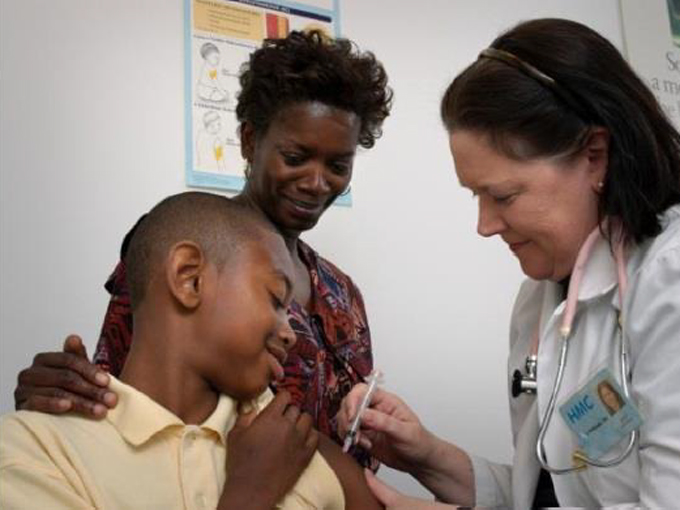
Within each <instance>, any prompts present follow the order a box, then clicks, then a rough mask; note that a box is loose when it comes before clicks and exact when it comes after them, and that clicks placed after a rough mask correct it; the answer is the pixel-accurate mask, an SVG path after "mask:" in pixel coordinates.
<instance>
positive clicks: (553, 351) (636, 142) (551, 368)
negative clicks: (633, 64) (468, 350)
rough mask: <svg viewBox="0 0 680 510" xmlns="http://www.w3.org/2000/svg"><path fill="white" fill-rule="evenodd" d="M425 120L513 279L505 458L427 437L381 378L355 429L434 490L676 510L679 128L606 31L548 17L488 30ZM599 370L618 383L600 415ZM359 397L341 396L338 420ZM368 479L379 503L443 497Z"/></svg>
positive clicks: (499, 501)
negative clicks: (433, 123)
mask: <svg viewBox="0 0 680 510" xmlns="http://www.w3.org/2000/svg"><path fill="white" fill-rule="evenodd" d="M441 114H442V118H443V121H444V124H445V126H446V128H447V130H448V132H449V135H450V138H449V139H450V147H451V152H452V155H453V159H454V164H455V168H456V174H457V177H458V179H459V181H460V183H461V185H462V186H464V187H466V188H468V189H470V190H471V191H472V193H473V194H474V195H475V196H476V197H477V200H478V202H479V219H478V225H477V229H478V232H479V234H480V235H482V236H485V237H490V236H494V235H499V236H501V238H502V239H503V240H504V241H505V242H506V243H507V245H508V248H509V250H510V251H511V252H512V254H513V255H514V256H515V257H517V259H518V260H519V263H520V265H521V267H522V271H523V272H524V273H525V274H526V275H527V276H528V279H527V280H526V281H525V282H524V283H523V285H522V286H521V288H520V289H519V294H518V296H517V300H516V303H515V307H514V310H513V313H512V321H511V325H510V357H509V361H508V369H509V374H508V379H507V384H508V392H509V400H510V413H511V421H512V435H513V442H514V448H515V453H514V458H513V463H512V466H508V465H501V464H497V463H494V462H491V461H489V460H486V459H482V458H478V457H475V456H474V455H473V454H472V453H469V452H466V451H464V450H462V449H460V448H459V447H457V446H455V445H453V444H451V443H448V442H446V441H444V440H442V439H440V438H437V437H435V436H434V435H433V434H432V433H430V432H428V431H427V430H426V429H425V428H424V427H423V425H422V424H421V423H420V421H419V420H418V418H417V416H416V415H415V414H414V413H413V412H412V411H411V410H410V409H409V408H408V407H407V405H406V404H405V403H404V402H402V401H401V400H400V399H399V398H398V397H396V396H395V395H392V394H390V393H388V392H384V391H380V390H378V391H377V392H376V393H374V394H373V397H372V399H371V405H370V408H369V409H368V410H367V411H366V412H365V413H364V414H363V416H362V419H361V429H360V433H359V434H358V436H357V437H358V440H359V441H360V442H361V443H363V444H364V445H365V446H367V447H369V448H370V449H371V450H372V453H373V454H374V455H375V456H376V457H377V458H378V459H380V460H382V461H383V462H385V463H386V464H388V465H390V466H393V467H395V468H397V469H400V470H403V471H407V472H409V473H411V474H412V475H413V476H415V477H416V478H417V479H418V480H419V481H420V482H421V483H422V484H423V485H424V486H425V487H427V488H428V489H429V490H430V491H431V492H432V493H433V494H434V495H435V496H436V498H437V499H438V500H439V501H442V502H448V503H452V504H457V505H466V506H470V505H475V506H484V507H494V506H502V507H514V508H522V509H524V508H530V507H532V506H534V507H542V506H577V507H604V506H614V505H622V506H624V507H626V506H631V507H637V506H642V507H665V508H671V507H677V505H678V496H679V495H680V206H679V205H678V204H679V203H680V155H679V151H680V135H679V134H678V132H677V131H676V130H675V129H674V128H673V126H672V125H671V124H670V123H669V121H668V120H667V119H666V117H665V115H664V113H663V112H662V110H661V108H660V107H659V104H658V103H657V102H656V100H655V98H654V96H653V94H652V93H651V92H650V91H649V90H648V89H647V88H646V87H645V85H644V84H643V82H642V81H641V80H640V78H638V77H637V76H636V75H635V73H634V72H633V71H632V70H631V68H630V67H629V66H628V64H627V63H626V62H625V61H624V60H623V58H622V57H621V55H620V54H619V53H618V51H617V50H616V49H615V48H614V47H613V46H612V45H611V44H610V43H609V42H607V41H606V40H605V39H604V38H603V37H601V36H600V35H598V34H597V33H595V32H593V31H592V30H590V29H589V28H587V27H585V26H583V25H581V24H578V23H575V22H571V21H565V20H557V19H542V20H533V21H529V22H525V23H522V24H520V25H518V26H516V27H515V28H513V29H511V30H510V31H508V32H506V33H505V34H503V35H501V36H500V37H498V38H497V39H496V40H495V41H494V42H493V43H492V44H491V46H490V47H489V48H488V49H486V50H484V51H482V52H481V54H480V56H479V58H478V59H477V61H475V62H474V63H473V64H471V65H470V66H469V67H468V68H467V69H465V70H464V71H463V72H462V73H461V74H460V75H459V76H458V77H457V78H456V79H455V80H454V81H453V83H451V85H450V86H449V88H448V90H447V91H446V94H445V96H444V98H443V100H442V103H441ZM603 382H606V383H607V384H609V385H611V386H612V388H615V391H617V392H618V393H620V394H621V395H623V396H622V400H623V405H622V406H621V408H620V409H619V410H618V411H617V412H615V413H614V414H610V413H608V412H607V409H606V408H605V407H604V405H603V403H602V401H601V399H600V398H599V397H598V392H597V387H598V385H599V384H601V383H603ZM365 392H366V386H365V385H359V386H357V387H355V388H354V389H353V390H352V392H351V393H350V394H349V396H348V397H347V398H346V399H345V400H344V401H343V406H342V410H341V414H340V416H341V418H340V421H341V430H345V431H346V430H348V428H349V427H350V424H351V422H352V420H353V418H354V417H355V414H356V412H357V409H358V407H359V402H360V401H361V399H362V397H363V395H364V393H365ZM367 476H368V477H369V483H370V484H371V486H372V488H373V490H374V492H376V494H377V495H378V497H379V498H381V500H382V501H383V503H385V505H386V507H387V508H388V509H390V510H395V509H409V510H415V509H425V508H441V507H448V505H443V504H441V503H432V502H426V501H420V500H416V499H414V498H408V497H406V496H403V495H401V494H399V493H397V492H396V491H394V490H393V489H392V488H390V487H388V486H387V485H385V484H383V483H382V482H380V481H379V480H378V479H377V478H375V477H373V476H372V475H370V474H367Z"/></svg>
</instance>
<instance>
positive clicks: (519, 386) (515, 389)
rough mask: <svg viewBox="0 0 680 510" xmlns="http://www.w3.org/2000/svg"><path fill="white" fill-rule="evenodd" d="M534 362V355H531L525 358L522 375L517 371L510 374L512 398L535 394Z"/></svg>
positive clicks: (535, 358) (535, 357)
mask: <svg viewBox="0 0 680 510" xmlns="http://www.w3.org/2000/svg"><path fill="white" fill-rule="evenodd" d="M536 360H537V356H536V355H533V354H532V355H529V356H527V359H526V361H525V362H524V373H522V372H520V371H519V369H517V370H515V372H514V373H513V374H512V388H511V393H512V396H513V397H515V398H516V397H518V396H520V395H521V394H522V393H526V394H528V395H535V394H536V386H537V383H536Z"/></svg>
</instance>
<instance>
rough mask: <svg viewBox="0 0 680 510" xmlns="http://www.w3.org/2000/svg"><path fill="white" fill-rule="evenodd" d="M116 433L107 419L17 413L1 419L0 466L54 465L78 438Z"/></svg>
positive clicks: (28, 412)
mask: <svg viewBox="0 0 680 510" xmlns="http://www.w3.org/2000/svg"><path fill="white" fill-rule="evenodd" d="M112 433H115V430H114V429H113V427H112V426H111V424H110V423H108V422H107V421H106V420H99V421H97V420H92V419H89V418H83V417H80V416H76V415H70V414H69V415H51V414H46V413H40V412H37V411H15V412H12V413H8V414H5V415H3V416H1V417H0V467H2V466H3V465H5V464H7V463H8V462H22V463H23V462H27V463H43V462H45V463H47V464H52V463H53V462H54V461H55V456H56V457H59V456H61V455H62V454H63V453H64V452H65V451H67V450H70V449H71V448H73V445H74V444H77V442H78V441H77V439H78V437H89V438H102V437H103V436H105V435H108V434H112Z"/></svg>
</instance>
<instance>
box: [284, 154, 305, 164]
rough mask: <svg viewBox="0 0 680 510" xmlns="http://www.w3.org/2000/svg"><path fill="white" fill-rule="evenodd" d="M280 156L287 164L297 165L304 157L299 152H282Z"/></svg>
mask: <svg viewBox="0 0 680 510" xmlns="http://www.w3.org/2000/svg"><path fill="white" fill-rule="evenodd" d="M282 156H283V161H284V162H285V163H286V165H288V166H299V165H301V164H302V163H303V162H304V157H303V156H302V155H301V154H292V153H284V154H282Z"/></svg>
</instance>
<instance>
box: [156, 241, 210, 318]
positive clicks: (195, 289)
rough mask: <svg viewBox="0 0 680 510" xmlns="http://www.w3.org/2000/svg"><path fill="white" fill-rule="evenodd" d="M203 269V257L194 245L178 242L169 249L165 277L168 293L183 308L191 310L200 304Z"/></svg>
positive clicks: (204, 266)
mask: <svg viewBox="0 0 680 510" xmlns="http://www.w3.org/2000/svg"><path fill="white" fill-rule="evenodd" d="M205 269H206V260H205V255H203V250H201V247H200V246H198V245H197V244H196V243H194V242H192V241H180V242H179V243H177V244H175V245H174V246H173V247H172V248H170V254H169V256H168V264H167V265H166V268H165V271H166V275H165V276H166V279H167V282H168V287H169V289H170V292H171V293H172V295H173V297H174V298H175V299H176V300H177V301H178V302H179V303H180V304H181V305H182V306H183V307H184V308H187V309H189V310H193V309H195V308H196V307H198V305H199V304H200V303H201V296H202V294H203V286H204V283H205Z"/></svg>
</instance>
